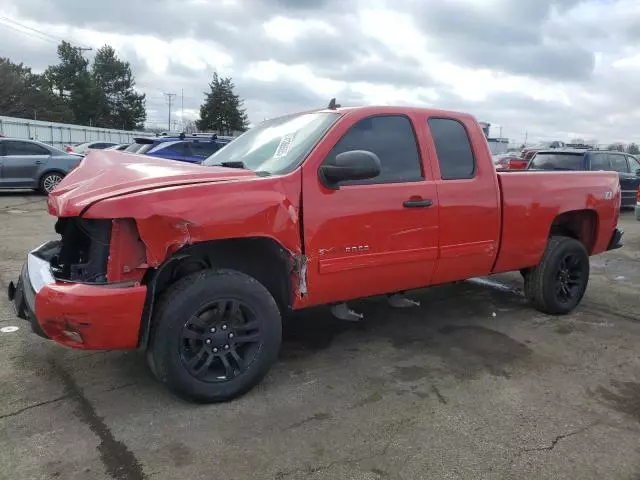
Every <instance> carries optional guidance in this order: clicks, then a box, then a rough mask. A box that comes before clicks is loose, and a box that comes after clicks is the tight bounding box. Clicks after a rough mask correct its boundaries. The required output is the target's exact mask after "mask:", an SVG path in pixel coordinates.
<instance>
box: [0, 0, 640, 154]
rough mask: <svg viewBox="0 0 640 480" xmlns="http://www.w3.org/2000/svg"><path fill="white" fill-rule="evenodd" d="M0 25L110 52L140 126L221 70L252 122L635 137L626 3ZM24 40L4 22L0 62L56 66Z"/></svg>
mask: <svg viewBox="0 0 640 480" xmlns="http://www.w3.org/2000/svg"><path fill="white" fill-rule="evenodd" d="M122 12H127V13H126V14H123V13H122ZM0 16H6V17H10V18H13V19H15V20H17V21H18V22H19V23H21V24H24V25H26V26H27V27H30V28H34V29H36V30H41V31H43V32H46V33H47V34H49V35H52V36H54V37H57V38H65V39H68V40H70V41H72V42H74V43H76V44H78V45H83V46H92V47H94V48H99V47H100V46H102V45H103V44H105V43H107V44H110V45H112V46H113V47H115V48H116V49H117V50H118V53H119V55H120V56H121V57H123V58H125V59H127V60H128V61H130V62H131V63H132V66H133V67H134V73H135V74H136V80H137V83H138V86H139V88H140V89H141V90H142V91H144V92H146V93H147V97H148V116H149V121H150V122H162V121H165V120H164V119H165V118H166V116H167V106H166V104H165V99H164V96H163V94H162V93H163V92H174V93H179V92H180V91H181V90H182V89H184V97H185V117H186V118H194V117H195V116H197V113H198V108H199V104H200V103H201V102H202V99H203V92H204V91H205V90H206V89H207V84H208V82H209V81H210V79H211V75H212V74H213V72H214V71H216V72H218V73H220V74H222V75H230V76H232V77H233V79H234V81H235V83H236V86H237V90H238V93H239V94H240V95H241V96H242V97H243V98H245V99H246V107H247V109H248V113H249V116H250V119H251V120H252V121H253V122H256V121H260V120H262V118H264V117H271V116H275V115H279V114H283V113H286V112H287V111H291V110H298V109H308V108H314V107H320V106H324V104H325V103H326V101H328V99H329V98H330V97H332V96H338V100H339V101H340V102H341V103H343V104H351V103H356V102H364V103H380V104H390V103H400V104H418V105H430V106H436V107H443V108H452V109H457V110H465V111H470V113H473V114H474V115H476V116H477V117H478V118H480V119H482V120H487V121H490V122H493V123H496V124H500V125H502V126H503V134H505V135H511V136H513V137H514V138H518V139H521V138H524V136H525V132H528V136H529V139H538V138H539V139H543V138H544V139H554V138H557V139H560V140H568V139H569V138H568V137H569V136H581V137H588V138H593V137H595V138H598V139H600V140H601V141H603V142H609V141H614V140H626V141H632V140H636V141H638V138H637V136H639V134H638V133H636V127H635V123H637V120H638V119H639V118H638V117H639V114H636V113H635V112H634V109H633V105H634V104H635V103H637V102H638V101H640V55H638V53H637V52H638V47H639V46H640V29H638V27H637V25H640V2H638V1H637V0H618V1H603V0H450V1H447V2H441V1H438V0H397V1H391V0H386V1H385V0H375V1H373V2H371V1H364V0H351V1H350V0H340V1H338V0H317V1H313V2H312V1H310V0H224V1H220V2H215V1H213V0H189V1H187V2H179V1H177V0H159V2H158V3H157V4H154V7H153V8H149V6H148V5H147V2H145V1H144V0H127V1H123V0H115V3H113V4H111V5H107V4H95V5H93V6H92V8H88V7H87V5H86V3H85V2H81V1H80V0H0ZM13 27H14V28H17V29H21V27H19V26H16V25H14V26H13ZM22 30H23V32H22V33H19V32H16V31H14V30H12V29H11V28H5V27H4V26H3V25H2V23H0V44H1V45H2V46H3V50H4V51H3V52H2V55H7V56H9V57H10V58H11V59H12V60H14V61H18V62H24V63H26V64H33V65H34V67H36V69H38V68H39V69H43V68H45V67H46V65H47V64H51V63H54V62H55V61H56V56H55V41H54V42H51V39H49V40H48V41H47V40H43V38H42V37H41V36H40V38H36V37H38V35H37V34H36V33H35V32H33V31H31V32H30V31H29V30H28V29H26V30H25V29H22ZM25 32H26V33H25Z"/></svg>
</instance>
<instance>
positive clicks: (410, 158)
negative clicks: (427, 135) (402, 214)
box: [325, 115, 423, 185]
mask: <svg viewBox="0 0 640 480" xmlns="http://www.w3.org/2000/svg"><path fill="white" fill-rule="evenodd" d="M350 150H368V151H370V152H373V153H375V154H376V155H377V156H378V158H379V159H380V165H381V172H380V175H378V176H377V177H376V178H371V179H368V180H358V181H352V182H344V184H345V185H362V184H372V183H374V184H375V183H403V182H416V181H419V180H422V179H423V175H422V166H421V162H420V154H419V153H418V144H417V141H416V136H415V134H414V132H413V127H412V125H411V120H409V119H408V118H407V117H405V116H402V115H387V116H377V117H369V118H363V119H362V120H360V121H359V122H358V123H356V124H355V125H353V126H352V127H351V128H350V129H349V131H348V132H347V133H346V134H345V135H344V136H343V137H342V138H341V139H340V141H339V142H338V143H337V144H336V146H335V147H333V150H331V152H330V153H329V155H328V156H327V159H326V160H325V161H326V162H327V163H332V162H333V161H334V159H335V157H336V155H338V154H340V153H344V152H348V151H350Z"/></svg>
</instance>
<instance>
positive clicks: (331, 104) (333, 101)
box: [327, 98, 341, 110]
mask: <svg viewBox="0 0 640 480" xmlns="http://www.w3.org/2000/svg"><path fill="white" fill-rule="evenodd" d="M340 106H341V105H339V104H337V103H336V99H335V98H332V99H331V100H330V101H329V106H328V107H327V108H328V109H329V110H335V109H336V108H340Z"/></svg>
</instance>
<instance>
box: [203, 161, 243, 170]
mask: <svg viewBox="0 0 640 480" xmlns="http://www.w3.org/2000/svg"><path fill="white" fill-rule="evenodd" d="M209 166H210V167H227V168H241V169H243V170H246V169H247V166H246V165H245V164H244V162H242V161H239V160H233V161H229V162H220V163H212V164H211V165H209Z"/></svg>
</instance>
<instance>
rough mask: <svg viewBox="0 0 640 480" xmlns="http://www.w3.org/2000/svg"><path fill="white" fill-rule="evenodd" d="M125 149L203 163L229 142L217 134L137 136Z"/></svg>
mask: <svg viewBox="0 0 640 480" xmlns="http://www.w3.org/2000/svg"><path fill="white" fill-rule="evenodd" d="M134 141H135V143H133V144H131V145H129V146H128V147H127V148H126V149H125V151H126V152H130V153H137V154H139V155H142V154H144V155H149V156H152V157H159V158H166V159H168V160H178V161H181V162H189V163H201V162H202V161H203V160H205V159H206V158H208V157H209V156H211V155H213V154H214V153H215V152H217V151H218V150H220V148H222V147H223V146H224V145H226V144H227V143H229V141H230V139H228V138H218V137H217V136H215V135H214V136H206V137H205V136H199V135H180V136H178V137H169V136H159V137H137V138H134Z"/></svg>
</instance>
